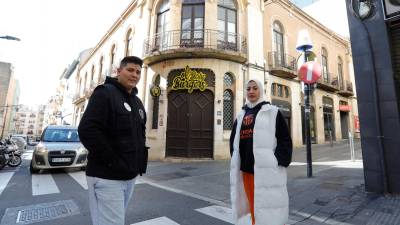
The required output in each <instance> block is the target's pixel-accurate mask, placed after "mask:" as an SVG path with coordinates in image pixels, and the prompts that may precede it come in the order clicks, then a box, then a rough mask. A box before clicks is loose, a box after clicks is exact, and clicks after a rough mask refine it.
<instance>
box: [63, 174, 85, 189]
mask: <svg viewBox="0 0 400 225" xmlns="http://www.w3.org/2000/svg"><path fill="white" fill-rule="evenodd" d="M68 175H70V176H71V177H72V178H74V180H75V181H76V182H78V184H80V185H81V186H82V187H83V189H85V190H87V189H88V186H87V181H86V174H85V172H84V171H79V172H71V173H68Z"/></svg>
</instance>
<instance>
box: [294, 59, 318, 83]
mask: <svg viewBox="0 0 400 225" xmlns="http://www.w3.org/2000/svg"><path fill="white" fill-rule="evenodd" d="M320 76H321V66H320V65H319V64H318V63H317V62H314V61H311V62H306V63H304V64H303V65H302V66H301V67H300V69H299V78H300V80H302V81H303V82H304V83H306V84H313V83H315V82H317V80H318V79H319V78H320Z"/></svg>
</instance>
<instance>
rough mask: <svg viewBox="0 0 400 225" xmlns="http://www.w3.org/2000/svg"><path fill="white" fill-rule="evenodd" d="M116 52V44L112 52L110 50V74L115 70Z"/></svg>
mask: <svg viewBox="0 0 400 225" xmlns="http://www.w3.org/2000/svg"><path fill="white" fill-rule="evenodd" d="M115 50H116V47H115V44H114V45H112V47H111V50H110V73H111V72H112V70H113V65H114V62H115Z"/></svg>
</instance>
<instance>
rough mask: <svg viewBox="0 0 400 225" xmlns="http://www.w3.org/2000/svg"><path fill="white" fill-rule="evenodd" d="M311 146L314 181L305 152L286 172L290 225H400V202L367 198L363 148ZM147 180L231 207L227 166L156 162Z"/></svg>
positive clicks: (222, 163) (220, 163)
mask: <svg viewBox="0 0 400 225" xmlns="http://www.w3.org/2000/svg"><path fill="white" fill-rule="evenodd" d="M355 149H356V156H357V157H356V160H355V161H351V160H349V159H350V151H349V145H348V143H346V142H336V143H334V145H333V147H331V146H330V145H313V146H312V152H313V177H312V178H307V172H306V169H307V165H306V163H305V162H306V161H305V158H306V153H305V149H304V148H299V149H295V151H294V155H293V163H292V164H291V166H290V167H289V168H288V192H289V198H290V200H289V202H290V203H289V205H290V206H289V207H290V209H289V210H290V214H289V222H288V224H296V225H324V224H329V225H339V224H340V225H350V224H352V225H353V224H354V225H400V198H399V197H384V196H382V195H378V194H372V193H366V192H365V189H364V174H363V164H362V160H361V145H360V142H359V141H356V143H355ZM144 179H145V180H146V181H147V182H151V183H152V184H153V185H158V186H160V187H163V188H166V189H169V190H171V191H175V192H179V193H181V194H185V195H189V196H191V197H195V198H199V199H202V200H205V201H209V202H211V203H212V204H218V205H221V206H226V207H230V200H229V198H230V197H229V195H230V194H229V161H228V160H224V161H193V162H183V163H182V162H181V163H171V162H152V163H150V165H149V170H148V174H147V175H146V177H144Z"/></svg>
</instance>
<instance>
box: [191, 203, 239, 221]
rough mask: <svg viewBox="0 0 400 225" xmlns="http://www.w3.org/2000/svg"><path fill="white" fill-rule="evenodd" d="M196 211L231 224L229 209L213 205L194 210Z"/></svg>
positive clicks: (230, 211) (230, 210)
mask: <svg viewBox="0 0 400 225" xmlns="http://www.w3.org/2000/svg"><path fill="white" fill-rule="evenodd" d="M196 211H198V212H201V213H203V214H205V215H208V216H211V217H214V218H217V219H219V220H222V221H225V222H227V223H231V224H233V219H232V218H233V217H232V209H230V208H227V207H223V206H218V205H213V206H208V207H204V208H201V209H196Z"/></svg>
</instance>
